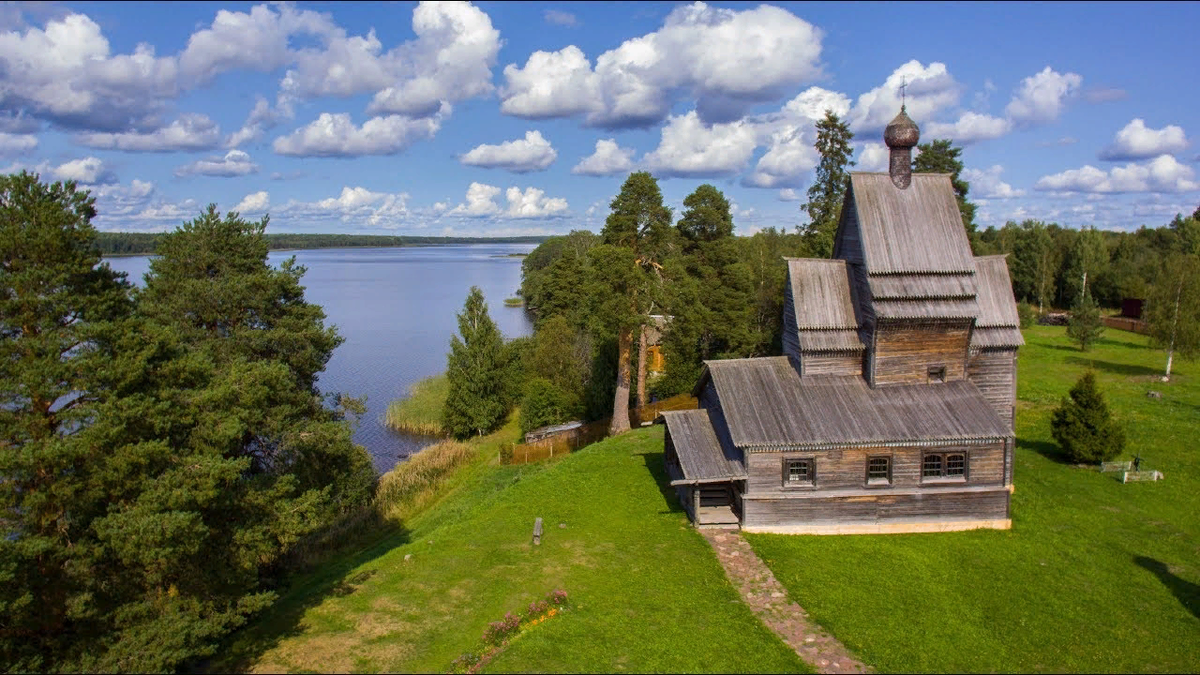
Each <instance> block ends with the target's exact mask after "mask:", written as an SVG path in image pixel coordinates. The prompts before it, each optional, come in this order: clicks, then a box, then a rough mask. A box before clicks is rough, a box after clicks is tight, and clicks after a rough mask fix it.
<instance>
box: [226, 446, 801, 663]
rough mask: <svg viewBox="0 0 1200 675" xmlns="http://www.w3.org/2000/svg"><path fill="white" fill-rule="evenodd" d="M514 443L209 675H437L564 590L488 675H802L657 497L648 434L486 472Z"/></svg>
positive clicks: (327, 576) (266, 624)
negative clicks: (556, 607) (558, 605)
mask: <svg viewBox="0 0 1200 675" xmlns="http://www.w3.org/2000/svg"><path fill="white" fill-rule="evenodd" d="M515 433H516V432H515V428H513V427H512V426H510V427H509V428H507V429H505V430H502V431H501V432H500V433H499V434H497V435H496V436H495V437H494V438H492V439H488V440H486V441H485V442H484V443H481V444H480V449H479V457H478V459H477V461H476V462H475V463H474V464H473V465H471V466H469V467H467V468H466V469H465V470H464V471H462V472H461V473H460V474H459V475H458V476H457V478H456V481H455V483H454V484H453V485H451V486H450V488H449V490H448V494H446V496H444V497H443V498H442V499H441V500H440V501H438V502H437V503H435V504H433V505H431V506H429V507H427V508H426V509H425V510H424V511H423V512H422V513H421V514H419V515H417V516H414V517H411V518H409V519H408V520H407V522H405V523H404V527H403V528H402V529H401V530H400V531H397V532H396V533H394V534H391V535H389V536H387V537H386V538H385V539H384V540H382V541H380V542H379V543H378V544H377V545H375V546H374V547H373V548H371V549H369V550H366V551H363V552H361V553H360V554H358V555H357V556H355V557H353V558H351V559H347V560H343V561H340V562H339V563H337V564H335V565H332V566H330V567H327V568H324V569H322V570H321V571H320V572H319V573H318V574H315V575H313V576H311V577H309V578H306V579H303V580H301V581H300V582H299V583H297V584H295V586H294V587H293V589H292V591H291V592H290V593H289V594H287V595H286V596H285V597H283V598H282V600H281V601H280V602H279V603H278V604H277V606H276V608H275V609H274V610H272V611H271V612H270V613H268V614H267V615H265V616H263V617H261V618H260V620H259V621H258V622H257V623H256V624H255V625H254V626H252V627H251V628H250V629H248V630H245V631H243V632H242V633H241V634H240V635H238V636H236V637H235V639H234V641H233V643H232V644H231V647H230V649H229V650H227V652H226V653H225V654H224V655H223V656H222V658H221V659H218V660H217V662H216V663H215V664H214V667H215V668H219V669H233V668H237V669H245V670H251V671H258V672H285V671H288V672H296V671H326V672H327V671H340V672H345V671H356V672H380V671H420V672H445V671H446V670H447V669H448V668H449V666H450V664H451V662H452V661H453V660H454V659H455V658H456V657H458V656H459V655H461V654H462V653H464V652H466V651H468V650H473V649H475V647H476V646H477V645H478V642H479V638H480V635H481V634H482V633H483V631H484V630H485V628H486V627H487V625H488V623H489V622H492V621H497V620H499V619H501V618H502V617H503V615H504V613H505V612H506V611H509V610H520V609H522V608H524V607H525V606H527V605H528V604H529V603H530V602H531V601H534V600H538V599H541V598H542V597H544V596H545V594H546V593H547V591H550V590H552V589H556V588H562V589H565V590H566V591H567V592H568V594H569V595H570V598H571V604H572V609H571V610H570V611H569V612H566V613H564V614H560V615H558V616H556V617H554V618H553V619H552V620H549V621H546V622H545V623H543V624H541V625H539V626H537V627H536V628H535V629H533V630H531V631H530V632H528V633H527V634H525V635H522V636H521V638H520V639H518V640H516V641H514V642H513V644H512V645H511V646H510V647H509V648H508V650H507V651H505V652H503V653H502V654H501V655H500V656H499V657H498V658H497V659H496V660H494V661H492V662H491V663H490V664H488V667H487V669H486V670H485V672H528V671H540V672H580V671H586V672H596V671H606V672H613V671H619V670H630V671H672V672H680V671H686V672H811V670H810V669H808V668H807V667H806V666H805V665H804V664H803V663H802V662H801V661H800V660H799V659H798V658H797V657H796V655H795V653H794V652H792V651H791V650H790V649H788V647H787V646H786V645H784V644H783V643H782V642H781V641H780V640H779V639H778V638H776V637H775V636H774V634H772V633H771V632H770V631H768V630H767V629H766V628H765V627H764V626H763V625H762V624H761V623H760V622H759V621H758V620H757V619H756V618H755V617H754V616H753V615H752V614H751V613H750V611H749V610H748V609H747V608H746V607H745V605H743V604H742V603H741V602H740V600H739V599H738V596H737V592H736V591H735V590H734V589H733V587H732V586H730V584H729V583H728V581H727V580H726V578H725V575H724V572H723V571H722V569H721V567H720V565H719V564H718V563H717V561H716V558H715V557H714V556H713V555H712V552H711V549H710V548H709V547H708V544H707V543H706V542H705V541H704V540H703V539H702V538H701V537H700V535H699V534H698V533H696V532H695V531H694V530H693V529H691V528H690V527H689V526H688V524H687V519H686V516H685V514H684V513H683V512H682V511H681V510H680V509H679V507H678V504H677V502H676V501H675V500H674V496H673V495H668V494H664V493H663V492H662V491H661V490H660V488H659V483H660V481H661V480H662V479H663V476H662V469H661V466H662V428H661V427H654V428H651V429H643V430H638V431H634V432H631V433H629V434H626V435H623V436H621V437H620V438H616V439H610V440H608V441H605V442H603V443H599V444H596V445H593V446H590V447H588V448H585V449H583V450H581V451H580V452H578V453H575V454H573V455H570V456H568V457H566V458H564V459H562V460H558V461H555V462H552V463H544V464H539V465H525V466H522V467H509V466H499V465H497V464H496V463H495V459H494V458H495V456H496V450H495V441H496V440H497V439H499V438H502V437H503V438H510V437H513V436H515ZM539 516H540V517H542V518H543V519H544V520H545V524H546V530H545V536H544V537H543V540H542V544H541V545H540V546H537V547H535V546H533V545H532V544H531V542H530V539H531V533H532V528H533V521H534V518H536V517H539ZM560 524H562V525H563V526H565V527H560ZM406 557H408V559H407V560H406V559H405V558H406Z"/></svg>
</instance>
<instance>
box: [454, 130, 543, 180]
mask: <svg viewBox="0 0 1200 675" xmlns="http://www.w3.org/2000/svg"><path fill="white" fill-rule="evenodd" d="M557 157H558V153H557V152H555V150H554V148H553V147H552V146H551V145H550V141H547V140H546V139H545V138H542V134H541V132H539V131H526V132H525V138H524V139H519V140H515V141H505V142H503V143H501V144H500V145H480V146H477V147H475V148H474V149H472V150H471V151H470V152H468V153H467V154H465V155H463V156H462V157H461V158H460V161H461V162H462V163H463V164H466V165H468V166H479V167H483V168H485V169H508V170H509V171H512V172H513V173H528V172H530V171H545V170H546V169H547V168H549V167H550V165H551V164H553V163H554V160H555V158H557Z"/></svg>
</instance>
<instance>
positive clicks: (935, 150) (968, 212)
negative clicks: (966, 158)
mask: <svg viewBox="0 0 1200 675" xmlns="http://www.w3.org/2000/svg"><path fill="white" fill-rule="evenodd" d="M917 150H919V151H920V153H919V154H918V155H917V157H916V159H914V160H913V172H914V173H948V174H950V183H951V184H952V185H953V186H954V196H955V197H956V198H957V199H958V210H959V212H960V214H961V215H962V221H963V227H965V228H967V237H968V238H969V239H970V240H971V242H972V246H974V241H975V205H974V204H972V203H971V202H969V201H967V192H969V191H970V189H971V184H970V183H968V182H967V181H965V180H963V179H962V178H960V177H959V174H961V173H962V170H963V163H962V160H961V159H959V156H960V155H962V148H956V147H954V146H953V145H951V143H950V141H949V140H946V139H937V140H934V141H931V142H929V143H922V144H920V145H918V146H917Z"/></svg>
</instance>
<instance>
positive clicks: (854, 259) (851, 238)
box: [833, 190, 863, 265]
mask: <svg viewBox="0 0 1200 675" xmlns="http://www.w3.org/2000/svg"><path fill="white" fill-rule="evenodd" d="M846 193H847V194H846V200H845V201H844V202H843V203H842V216H841V223H839V227H838V232H837V235H836V239H835V240H834V244H833V246H834V249H833V257H834V258H840V259H842V260H845V261H846V262H848V263H852V264H856V265H861V264H862V263H863V249H862V231H861V228H860V227H859V224H858V209H857V207H856V205H855V203H854V191H853V190H847V191H846Z"/></svg>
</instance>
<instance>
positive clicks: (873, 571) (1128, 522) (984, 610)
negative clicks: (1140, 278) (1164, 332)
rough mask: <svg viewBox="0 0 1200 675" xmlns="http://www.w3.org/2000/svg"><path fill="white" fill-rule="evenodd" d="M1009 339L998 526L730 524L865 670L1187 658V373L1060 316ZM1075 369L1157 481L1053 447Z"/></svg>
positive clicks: (1127, 668)
mask: <svg viewBox="0 0 1200 675" xmlns="http://www.w3.org/2000/svg"><path fill="white" fill-rule="evenodd" d="M1025 338H1026V341H1027V343H1028V344H1027V346H1026V347H1024V348H1023V349H1022V350H1021V352H1020V358H1019V369H1020V370H1019V378H1018V404H1017V454H1016V467H1015V476H1014V480H1015V483H1016V492H1015V493H1014V495H1013V500H1012V515H1013V529H1012V530H1011V531H1008V532H997V531H975V532H960V533H946V534H922V535H889V536H878V537H866V536H863V537H815V536H808V537H786V536H778V535H749V536H748V537H747V538H748V539H749V540H750V543H751V544H752V545H753V547H754V548H755V550H756V551H757V552H758V553H759V555H760V556H761V557H762V558H763V559H764V560H765V561H766V562H767V564H768V566H770V567H771V569H772V571H773V572H774V573H775V575H776V576H777V577H778V578H779V580H780V581H781V582H782V583H783V584H784V585H785V586H787V588H788V590H789V591H790V593H791V594H792V595H793V597H795V598H796V599H797V601H798V602H799V603H800V604H801V605H803V606H804V608H805V609H806V610H808V611H809V613H810V614H811V615H812V616H813V618H815V619H816V620H817V621H818V622H820V623H821V624H822V625H824V626H825V627H826V628H828V629H829V630H830V631H831V632H832V633H833V634H834V635H836V636H837V637H838V638H839V639H841V640H842V641H843V642H844V643H846V645H847V646H848V647H850V648H851V649H853V650H855V651H856V652H857V653H858V654H859V655H860V656H861V657H862V658H864V659H865V660H866V661H867V662H869V663H871V664H872V665H874V666H876V667H877V668H878V669H879V670H880V671H882V672H968V671H970V672H988V671H996V672H1022V671H1024V672H1198V671H1200V585H1198V584H1200V523H1198V522H1197V514H1200V455H1197V453H1196V451H1195V448H1196V439H1197V437H1198V436H1200V378H1198V377H1196V374H1197V372H1198V369H1197V368H1196V367H1195V366H1193V365H1190V364H1183V367H1181V368H1180V369H1179V370H1178V371H1177V375H1176V376H1175V377H1174V378H1173V381H1172V382H1171V383H1170V384H1163V383H1161V382H1159V381H1157V376H1158V375H1161V372H1162V366H1163V364H1164V362H1165V356H1164V354H1163V353H1162V352H1161V351H1155V350H1151V349H1149V348H1147V347H1146V338H1144V337H1142V336H1138V335H1134V334H1132V333H1125V332H1121V331H1116V330H1108V331H1106V333H1105V337H1104V338H1103V339H1101V341H1100V342H1099V344H1098V345H1097V346H1096V347H1095V349H1094V350H1093V351H1092V352H1089V353H1083V352H1080V351H1079V350H1078V349H1077V348H1076V347H1074V346H1072V345H1071V344H1070V343H1069V342H1068V341H1067V339H1066V337H1065V331H1064V329H1062V328H1053V327H1036V328H1033V329H1031V330H1028V331H1026V332H1025ZM1089 365H1090V366H1093V367H1094V368H1095V369H1096V372H1097V378H1098V381H1099V384H1100V386H1101V389H1102V390H1103V391H1104V393H1105V395H1106V398H1107V400H1108V403H1109V406H1110V409H1112V410H1113V412H1114V415H1115V416H1116V417H1117V419H1118V420H1120V421H1121V422H1122V423H1123V424H1124V425H1125V428H1126V430H1127V434H1128V438H1129V444H1128V446H1127V450H1128V452H1127V455H1128V456H1132V455H1133V453H1134V452H1136V451H1139V450H1140V451H1141V453H1142V457H1143V458H1145V460H1146V461H1145V463H1144V468H1153V469H1158V470H1160V471H1163V472H1164V474H1165V475H1166V480H1165V481H1163V482H1158V483H1141V484H1129V485H1121V484H1120V483H1119V482H1118V481H1116V480H1113V477H1112V474H1104V475H1102V474H1100V473H1098V472H1096V470H1095V469H1094V468H1084V467H1078V466H1073V465H1070V464H1067V463H1064V462H1063V461H1061V460H1060V458H1059V456H1058V453H1057V447H1056V446H1055V444H1054V441H1053V440H1052V437H1051V435H1050V413H1051V411H1052V410H1053V408H1054V407H1055V406H1057V405H1058V403H1059V401H1060V400H1061V399H1062V397H1063V396H1065V395H1066V392H1067V390H1068V389H1069V388H1070V387H1071V385H1072V384H1074V382H1075V380H1076V379H1077V378H1078V377H1079V375H1081V374H1082V373H1083V372H1084V370H1085V369H1086V368H1088V367H1089ZM1151 389H1153V390H1156V391H1161V392H1162V399H1161V400H1153V399H1149V398H1147V396H1146V392H1147V391H1148V390H1151ZM1124 458H1128V457H1124Z"/></svg>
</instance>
